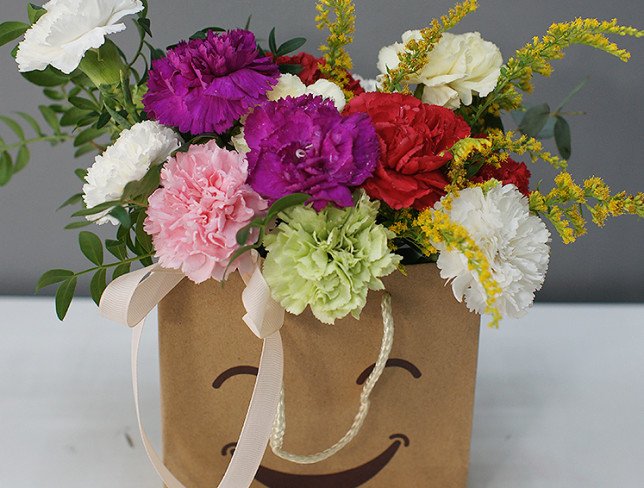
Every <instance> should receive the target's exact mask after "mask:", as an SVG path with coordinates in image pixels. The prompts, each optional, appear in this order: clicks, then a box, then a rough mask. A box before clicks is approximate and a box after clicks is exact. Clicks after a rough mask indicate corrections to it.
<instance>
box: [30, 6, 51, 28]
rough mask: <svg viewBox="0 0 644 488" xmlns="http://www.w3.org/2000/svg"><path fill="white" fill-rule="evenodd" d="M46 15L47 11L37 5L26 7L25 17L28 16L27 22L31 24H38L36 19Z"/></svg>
mask: <svg viewBox="0 0 644 488" xmlns="http://www.w3.org/2000/svg"><path fill="white" fill-rule="evenodd" d="M46 13H47V10H45V9H44V8H42V7H40V6H38V5H34V4H33V3H30V4H29V5H27V15H28V16H29V22H31V23H32V24H35V23H36V22H38V19H40V17H42V16H43V15H45V14H46Z"/></svg>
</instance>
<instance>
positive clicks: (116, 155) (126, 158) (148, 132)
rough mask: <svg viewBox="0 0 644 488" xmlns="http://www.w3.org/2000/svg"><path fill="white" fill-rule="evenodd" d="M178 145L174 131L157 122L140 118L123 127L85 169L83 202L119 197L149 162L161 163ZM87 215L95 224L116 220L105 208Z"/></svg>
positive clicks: (109, 199)
mask: <svg viewBox="0 0 644 488" xmlns="http://www.w3.org/2000/svg"><path fill="white" fill-rule="evenodd" d="M180 145H181V139H180V138H179V136H178V135H177V134H176V132H175V131H173V130H172V129H170V128H168V127H164V126H162V125H160V124H158V123H157V122H152V121H146V122H141V123H138V124H136V125H134V126H132V128H131V129H128V130H124V131H123V132H121V135H120V136H119V138H118V139H117V140H116V142H114V144H112V145H111V146H110V147H108V148H107V150H106V151H105V152H104V153H103V154H101V155H99V156H96V160H95V162H94V164H93V165H92V167H91V168H89V170H88V171H87V176H86V177H85V181H86V182H87V183H85V185H84V186H83V194H84V195H83V200H85V205H86V206H87V208H92V207H95V206H97V205H100V204H101V203H105V202H111V201H114V200H118V199H120V198H121V196H122V195H123V190H124V189H125V186H126V185H127V184H128V183H130V182H132V181H138V180H140V179H141V178H143V177H144V176H145V175H146V173H147V172H148V170H149V169H150V167H151V166H153V165H155V164H161V163H164V162H165V161H166V160H167V159H168V157H169V156H170V154H172V152H174V151H176V150H177V149H178V148H179V146H180ZM97 217H100V218H99V219H98V220H97ZM87 219H88V220H91V221H95V220H96V221H97V223H98V224H104V223H106V222H110V223H112V224H117V223H118V221H117V220H116V219H115V218H114V217H112V216H110V215H107V212H103V213H101V214H97V215H91V216H89V217H87Z"/></svg>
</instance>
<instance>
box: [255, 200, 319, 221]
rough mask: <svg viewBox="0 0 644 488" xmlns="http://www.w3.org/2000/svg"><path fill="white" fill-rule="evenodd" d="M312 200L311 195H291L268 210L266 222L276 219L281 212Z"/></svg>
mask: <svg viewBox="0 0 644 488" xmlns="http://www.w3.org/2000/svg"><path fill="white" fill-rule="evenodd" d="M310 198H311V195H307V194H306V193H293V194H291V195H287V196H285V197H282V198H280V199H279V200H277V201H276V202H275V203H273V205H271V207H270V208H269V209H268V213H267V214H266V222H268V221H270V220H272V219H274V218H275V217H277V216H278V215H279V213H280V212H283V211H284V210H286V209H288V208H291V207H295V206H297V205H302V204H304V203H305V202H306V201H307V200H309V199H310Z"/></svg>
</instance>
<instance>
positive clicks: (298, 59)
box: [275, 53, 364, 95]
mask: <svg viewBox="0 0 644 488" xmlns="http://www.w3.org/2000/svg"><path fill="white" fill-rule="evenodd" d="M275 62H276V63H277V64H299V65H300V66H302V71H300V73H299V74H298V76H299V77H300V80H302V83H304V84H305V85H306V86H309V85H312V84H313V83H315V82H316V81H318V80H320V79H323V78H326V77H325V76H324V74H323V73H322V71H320V66H323V65H325V64H326V60H325V59H324V58H317V57H315V56H313V55H312V54H309V53H297V54H295V55H293V56H280V57H279V58H277V59H276V60H275ZM347 75H349V84H348V85H347V87H346V88H347V90H349V91H350V92H353V94H354V95H360V94H362V93H364V89H363V88H362V86H360V82H359V81H358V80H356V79H355V78H354V77H353V76H352V75H351V73H349V72H347Z"/></svg>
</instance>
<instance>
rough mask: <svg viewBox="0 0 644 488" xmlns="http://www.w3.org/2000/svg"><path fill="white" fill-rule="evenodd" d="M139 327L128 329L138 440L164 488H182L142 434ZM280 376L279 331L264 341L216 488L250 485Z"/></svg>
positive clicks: (270, 420) (268, 431) (271, 416)
mask: <svg viewBox="0 0 644 488" xmlns="http://www.w3.org/2000/svg"><path fill="white" fill-rule="evenodd" d="M143 328H144V322H141V323H140V324H138V325H137V326H136V327H134V328H133V329H132V388H133V391H134V406H135V409H136V418H137V422H138V425H139V431H140V433H141V439H142V441H143V446H144V448H145V451H146V453H147V455H148V458H149V459H150V462H151V463H152V466H153V467H154V469H155V471H156V472H157V474H158V475H159V477H160V478H161V480H162V481H163V482H164V483H165V485H166V486H167V488H186V487H185V486H184V485H183V484H182V483H181V482H180V481H179V480H178V479H177V478H176V477H175V476H174V475H173V474H172V473H171V472H170V470H169V469H168V468H167V467H166V466H165V464H164V463H163V460H162V458H161V456H160V455H159V454H158V452H157V451H156V450H155V448H154V446H153V444H152V442H151V441H150V438H149V437H148V435H147V434H146V432H145V429H144V427H143V422H142V420H141V411H140V401H139V386H138V352H139V346H140V343H141V335H142V333H143ZM283 374H284V351H283V347H282V338H281V335H280V333H279V332H275V333H273V334H272V335H270V336H268V337H267V338H266V339H264V346H263V350H262V356H261V359H260V363H259V372H258V374H257V380H256V381H255V387H254V389H253V396H252V398H251V401H250V406H249V407H248V413H247V415H246V420H245V421H244V426H243V428H242V432H241V434H240V436H239V441H238V442H237V448H236V449H235V453H234V454H233V457H232V459H231V461H230V464H229V465H228V469H227V470H226V473H225V475H224V477H223V479H222V481H221V483H220V484H219V488H248V487H249V486H250V485H251V483H252V482H253V479H254V478H255V474H256V473H257V470H258V469H259V465H260V463H261V462H262V458H263V457H264V452H265V451H266V446H267V445H268V440H269V437H270V435H271V430H272V426H273V419H274V417H275V412H276V411H277V406H278V403H279V398H280V391H281V389H282V378H283Z"/></svg>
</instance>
